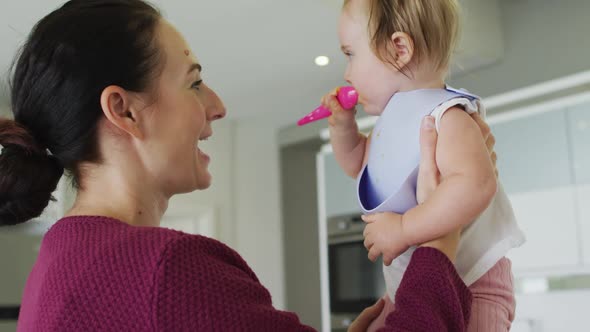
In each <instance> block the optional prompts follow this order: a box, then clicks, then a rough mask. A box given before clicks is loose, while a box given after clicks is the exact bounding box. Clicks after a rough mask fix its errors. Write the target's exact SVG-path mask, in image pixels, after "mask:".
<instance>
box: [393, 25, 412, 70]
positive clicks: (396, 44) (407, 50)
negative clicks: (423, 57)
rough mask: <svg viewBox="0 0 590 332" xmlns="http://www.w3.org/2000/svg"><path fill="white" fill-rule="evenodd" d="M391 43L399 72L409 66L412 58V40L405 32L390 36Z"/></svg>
mask: <svg viewBox="0 0 590 332" xmlns="http://www.w3.org/2000/svg"><path fill="white" fill-rule="evenodd" d="M391 43H392V46H393V51H394V52H395V63H396V65H397V67H398V69H399V70H401V69H403V68H405V67H406V66H408V64H410V62H411V61H412V58H413V57H414V40H412V37H410V35H408V34H407V33H405V32H395V33H394V34H393V35H391Z"/></svg>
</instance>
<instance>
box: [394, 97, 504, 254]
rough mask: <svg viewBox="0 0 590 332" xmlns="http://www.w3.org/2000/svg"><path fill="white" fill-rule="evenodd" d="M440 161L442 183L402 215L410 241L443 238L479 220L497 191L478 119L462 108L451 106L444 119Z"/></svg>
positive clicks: (441, 131) (438, 150)
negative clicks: (427, 196)
mask: <svg viewBox="0 0 590 332" xmlns="http://www.w3.org/2000/svg"><path fill="white" fill-rule="evenodd" d="M436 163H437V165H438V168H439V170H440V174H441V184H440V186H439V187H437V189H436V190H435V191H434V192H433V193H432V195H431V196H430V197H429V198H428V199H427V200H426V201H425V202H424V203H423V204H421V205H418V206H416V207H415V208H413V209H410V210H409V211H407V212H406V213H405V214H404V215H403V217H402V219H403V222H402V228H403V236H404V237H405V238H406V239H407V241H408V245H416V244H419V243H424V242H426V241H430V240H433V239H436V238H439V237H441V236H443V235H445V234H447V233H449V232H451V231H452V230H454V229H457V228H459V227H464V226H466V225H468V224H469V223H471V222H472V221H473V220H475V219H476V218H477V217H478V216H479V215H480V214H481V213H482V212H483V211H484V210H485V209H486V208H487V207H488V205H489V204H490V202H491V200H492V199H493V197H494V195H495V194H496V189H497V181H496V175H495V170H494V167H493V165H492V163H491V161H490V158H489V154H488V151H487V148H486V145H485V142H484V140H483V138H482V135H481V131H480V129H479V127H478V125H477V123H476V122H475V121H473V119H472V118H471V117H470V116H469V114H467V113H466V112H465V111H463V110H462V109H459V108H457V107H454V108H451V109H449V110H448V111H447V112H446V113H445V114H444V116H443V118H442V120H441V123H440V130H439V136H438V142H437V146H436Z"/></svg>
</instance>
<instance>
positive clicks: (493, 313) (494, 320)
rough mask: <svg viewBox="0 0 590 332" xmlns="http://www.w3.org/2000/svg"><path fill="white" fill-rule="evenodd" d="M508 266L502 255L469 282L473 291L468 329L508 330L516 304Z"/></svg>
mask: <svg viewBox="0 0 590 332" xmlns="http://www.w3.org/2000/svg"><path fill="white" fill-rule="evenodd" d="M511 266H512V264H511V263H510V260H509V259H508V258H502V259H501V260H499V261H498V263H496V265H494V267H492V269H491V270H489V271H488V272H487V273H486V274H484V275H483V276H482V277H481V278H479V279H478V280H477V281H476V282H475V283H473V284H472V285H471V286H469V289H470V290H471V292H472V294H473V305H472V307H471V318H470V320H469V325H468V326H467V331H468V332H496V331H509V330H510V325H511V324H512V321H513V320H514V310H515V308H516V303H515V301H514V280H513V278H512V269H511Z"/></svg>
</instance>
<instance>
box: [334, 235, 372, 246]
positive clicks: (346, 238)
mask: <svg viewBox="0 0 590 332" xmlns="http://www.w3.org/2000/svg"><path fill="white" fill-rule="evenodd" d="M363 240H364V237H363V234H362V233H360V234H359V233H355V234H349V235H340V236H331V237H330V238H329V239H328V245H331V244H343V243H352V242H359V241H360V242H363Z"/></svg>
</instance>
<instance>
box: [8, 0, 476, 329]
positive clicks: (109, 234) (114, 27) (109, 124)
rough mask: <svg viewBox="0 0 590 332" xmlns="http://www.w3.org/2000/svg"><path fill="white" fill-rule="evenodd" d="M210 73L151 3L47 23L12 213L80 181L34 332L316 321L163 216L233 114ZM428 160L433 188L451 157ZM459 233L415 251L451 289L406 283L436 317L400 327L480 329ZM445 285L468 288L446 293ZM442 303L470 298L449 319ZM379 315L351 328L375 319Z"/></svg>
mask: <svg viewBox="0 0 590 332" xmlns="http://www.w3.org/2000/svg"><path fill="white" fill-rule="evenodd" d="M201 70H202V68H201V65H200V64H199V62H198V60H197V58H196V57H195V55H194V54H193V53H192V52H191V51H190V48H189V47H188V45H187V43H186V41H185V40H184V39H183V38H182V36H181V35H180V34H179V33H178V32H177V31H176V30H175V29H174V28H173V27H172V26H171V25H170V24H169V23H168V22H166V21H165V20H163V19H162V17H161V16H160V14H159V13H158V11H157V10H156V9H154V8H153V7H151V6H150V5H148V4H146V3H144V2H143V1H141V0H72V1H69V2H67V3H66V4H65V5H63V6H62V7H61V8H59V9H57V10H55V11H54V12H52V13H50V14H49V15H48V16H46V17H45V18H43V19H42V20H41V21H40V22H39V23H38V24H37V25H36V26H35V28H34V29H33V31H32V32H31V34H30V36H29V38H28V40H27V42H26V44H25V45H24V47H23V49H22V53H21V54H20V56H19V58H18V61H17V62H16V67H15V68H14V74H13V78H12V81H11V94H12V111H13V113H14V119H15V120H14V121H12V120H7V119H1V120H0V144H1V145H2V147H3V149H2V152H1V155H0V197H2V200H1V201H0V222H1V223H2V224H17V223H21V222H25V221H26V220H29V219H31V218H34V217H36V216H39V215H40V214H41V212H42V211H43V209H44V208H45V207H46V206H47V204H48V201H49V200H50V198H51V193H52V192H53V191H54V190H55V187H56V185H57V182H58V180H59V178H60V177H61V175H62V173H63V172H64V170H65V171H66V172H67V173H68V174H71V176H72V177H73V180H74V184H75V185H76V187H77V189H78V192H77V197H76V200H75V203H74V206H73V207H72V209H71V210H70V211H68V213H67V215H66V216H65V217H64V218H63V219H61V220H59V221H58V222H57V223H56V224H55V225H54V226H52V227H51V229H50V230H49V231H48V232H47V234H46V235H45V237H44V239H43V242H42V245H41V249H40V253H39V257H38V259H37V262H36V264H35V266H34V267H33V270H32V272H31V274H30V276H29V278H28V280H27V284H26V288H25V292H24V295H23V301H22V307H21V312H20V317H19V326H18V329H19V330H20V331H37V330H44V331H45V330H46V331H55V330H60V331H61V330H67V331H76V330H82V329H83V330H124V329H127V330H132V331H152V330H165V331H183V330H191V331H194V330H203V331H209V330H219V331H231V330H246V331H306V330H312V329H311V328H309V327H306V326H303V325H301V323H300V322H299V320H298V318H297V316H296V315H294V314H292V313H288V312H282V311H278V310H276V309H274V308H273V307H272V303H271V299H270V294H269V293H268V291H267V290H266V289H265V288H264V287H263V286H262V285H261V284H260V283H259V281H258V279H257V277H256V276H255V274H254V273H253V272H252V271H251V270H250V268H249V267H248V265H247V264H246V263H245V262H244V261H243V259H242V258H241V257H240V256H239V255H238V254H237V253H236V252H234V251H233V250H231V249H229V248H228V247H227V246H225V245H223V244H222V243H220V242H218V241H215V240H212V239H208V238H204V237H201V236H196V235H188V234H184V233H181V232H176V231H172V230H168V229H163V228H159V227H158V226H159V223H160V219H161V217H162V215H163V214H164V212H165V210H166V207H167V205H168V200H169V199H170V197H171V196H173V195H175V194H178V193H186V192H191V191H194V190H203V189H206V188H207V187H209V185H210V182H211V175H210V174H209V172H208V170H207V165H208V163H209V157H208V156H207V155H206V154H205V153H204V152H202V151H201V150H200V149H199V148H198V143H199V141H201V140H204V139H207V138H209V137H210V136H211V135H212V134H213V132H212V128H211V124H212V122H213V121H216V120H219V119H222V118H223V117H224V116H225V112H226V111H225V108H224V106H223V103H222V102H221V100H220V99H219V98H218V96H217V95H216V94H215V93H214V92H213V90H211V89H210V88H209V87H208V86H207V85H206V84H205V83H204V82H203V81H202V79H201ZM483 126H484V127H485V125H483ZM434 136H435V134H433V133H432V131H431V139H430V140H429V142H430V146H432V144H434V143H432V142H435V138H432V137H434ZM426 137H428V136H426ZM426 146H428V145H426ZM424 151H427V152H429V155H430V156H434V152H433V150H432V149H431V150H428V149H424ZM425 160H428V162H425V163H424V165H425V166H424V167H425V168H427V169H430V170H431V171H430V172H428V171H424V172H422V173H421V176H422V177H423V178H424V179H427V180H428V181H423V182H424V183H429V184H430V186H429V185H423V186H422V189H423V190H424V191H425V192H426V194H427V192H428V191H429V190H430V189H428V188H431V187H433V186H435V184H436V176H435V175H434V174H436V172H435V171H432V170H435V169H436V166H432V165H433V164H434V162H433V158H425ZM457 237H458V233H456V234H451V235H449V236H448V237H447V238H445V239H443V240H440V241H433V242H432V243H430V244H427V245H428V246H432V247H435V248H438V249H440V251H439V250H435V249H429V248H425V249H424V250H422V251H420V252H421V253H422V254H421V255H422V256H420V257H419V259H416V260H415V261H416V264H414V266H415V268H414V269H413V270H411V271H415V272H414V273H419V272H420V271H424V269H427V270H428V271H431V272H432V271H436V273H434V274H435V279H436V280H438V284H436V287H435V286H432V285H435V284H428V283H426V284H425V285H422V286H419V287H418V288H416V285H408V286H407V287H406V288H404V289H405V290H404V291H401V292H400V293H401V295H400V296H406V297H408V296H410V298H413V297H415V298H416V299H418V298H421V299H424V301H426V302H421V303H423V304H424V305H425V306H428V307H429V308H430V312H431V314H429V316H424V315H422V316H420V315H418V316H416V313H417V312H418V311H416V310H417V308H416V307H415V306H412V305H411V304H410V305H409V306H407V307H405V308H407V309H404V308H401V309H400V310H398V311H396V312H397V313H398V314H397V316H396V317H390V318H391V319H390V320H388V324H393V325H390V326H397V325H398V324H401V323H400V322H402V323H403V322H406V324H415V322H414V321H415V320H416V319H418V320H420V319H423V320H426V321H432V320H433V319H437V320H438V321H439V322H442V324H443V325H442V326H444V327H445V328H452V329H454V328H455V327H456V326H460V325H462V324H463V325H464V323H465V321H466V320H467V319H468V316H469V314H468V311H464V310H461V308H468V307H469V305H468V304H469V301H470V295H469V293H468V291H467V290H466V289H465V285H463V284H462V282H461V281H460V280H459V279H458V278H457V277H456V271H454V268H453V266H452V264H451V263H450V260H449V259H452V258H453V255H454V250H455V249H454V246H456V238H457ZM441 251H442V252H441ZM445 254H446V255H445ZM431 274H432V273H431ZM414 280H419V278H414ZM422 280H424V278H422ZM440 289H447V290H449V292H450V293H452V294H455V296H454V297H452V298H450V299H447V300H445V301H447V302H441V301H442V300H441V301H439V302H438V303H434V304H433V302H432V301H433V300H432V297H433V296H434V297H437V296H438V297H439V298H440V295H437V294H439V293H440ZM450 293H449V294H450ZM400 303H403V301H402V302H400ZM440 303H446V304H445V305H451V306H454V308H455V309H457V310H452V312H451V315H447V313H448V309H444V310H441V307H439V305H440ZM376 311H379V305H376V306H375V307H373V308H371V310H368V311H366V312H365V313H364V314H363V315H361V317H360V318H359V319H358V320H357V321H356V322H355V325H354V326H353V327H352V329H351V330H353V331H355V330H363V329H364V328H365V327H366V325H365V323H366V322H367V321H370V320H371V318H372V317H374V314H375V312H376ZM412 313H413V314H412ZM392 316H393V315H392ZM416 317H418V318H416ZM420 317H422V318H420ZM433 317H434V318H433ZM439 318H440V319H439ZM415 326H418V325H415Z"/></svg>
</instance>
